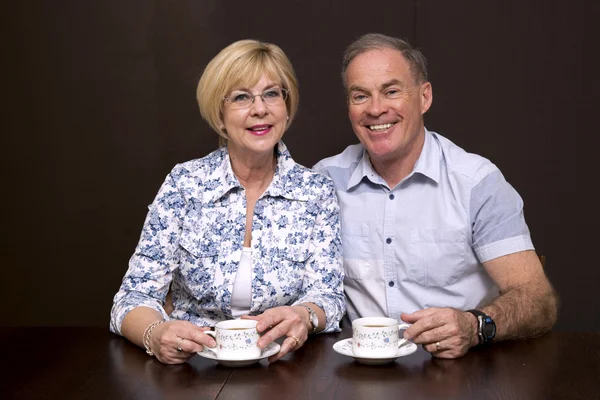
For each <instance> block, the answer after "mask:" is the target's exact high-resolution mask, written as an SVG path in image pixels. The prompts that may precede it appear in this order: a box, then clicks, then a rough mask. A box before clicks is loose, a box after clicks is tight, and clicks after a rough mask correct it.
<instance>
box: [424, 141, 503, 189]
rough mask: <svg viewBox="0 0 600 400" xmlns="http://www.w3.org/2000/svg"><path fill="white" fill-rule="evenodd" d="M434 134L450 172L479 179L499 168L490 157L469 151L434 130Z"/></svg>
mask: <svg viewBox="0 0 600 400" xmlns="http://www.w3.org/2000/svg"><path fill="white" fill-rule="evenodd" d="M432 134H433V136H434V137H435V139H436V140H437V142H438V143H439V145H440V148H441V149H442V153H443V155H444V161H445V163H446V166H447V168H448V171H449V172H454V173H456V174H459V175H462V176H464V177H467V178H471V179H474V180H479V179H481V178H483V177H485V176H486V175H488V174H489V173H491V172H493V171H496V170H498V167H496V165H495V164H494V163H492V162H491V161H490V160H489V159H487V158H485V157H483V156H481V155H479V154H475V153H469V152H468V151H466V150H465V149H463V148H462V147H460V146H458V145H456V144H455V143H454V142H452V141H451V140H450V139H448V138H446V137H444V136H442V135H440V134H439V133H435V132H432Z"/></svg>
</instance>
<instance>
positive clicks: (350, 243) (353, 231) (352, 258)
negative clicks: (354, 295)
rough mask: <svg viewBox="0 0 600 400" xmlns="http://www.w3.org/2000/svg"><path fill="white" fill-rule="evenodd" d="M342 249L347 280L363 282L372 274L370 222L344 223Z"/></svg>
mask: <svg viewBox="0 0 600 400" xmlns="http://www.w3.org/2000/svg"><path fill="white" fill-rule="evenodd" d="M342 247H343V255H344V273H345V278H346V279H352V280H363V279H365V278H367V277H368V276H369V275H370V274H371V273H372V268H371V263H372V261H373V260H372V254H373V248H372V246H371V225H370V224H369V223H368V222H352V223H349V222H344V223H343V226H342Z"/></svg>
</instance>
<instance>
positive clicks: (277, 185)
mask: <svg viewBox="0 0 600 400" xmlns="http://www.w3.org/2000/svg"><path fill="white" fill-rule="evenodd" d="M275 155H276V157H277V166H276V168H275V174H274V175H273V180H272V181H271V184H270V185H269V186H268V188H267V190H266V191H265V193H264V195H263V196H267V195H268V196H274V197H275V196H281V197H285V198H288V199H291V200H308V196H307V195H306V194H303V193H302V192H303V188H302V185H301V183H300V182H298V180H297V179H294V176H295V174H296V172H295V167H296V162H295V161H294V160H293V159H292V156H291V155H290V152H289V151H288V149H287V147H286V145H285V144H284V143H283V142H282V141H280V142H279V143H277V147H276V149H275ZM214 163H215V164H218V167H217V168H215V169H214V170H213V172H212V173H211V174H210V175H209V176H208V177H206V179H205V192H204V198H205V199H206V200H207V201H209V202H214V201H217V200H219V199H221V198H222V197H223V196H225V195H226V194H227V193H229V192H230V191H231V190H234V189H238V188H242V187H243V186H242V185H241V183H240V181H239V180H238V179H237V177H236V176H235V174H234V173H233V169H232V168H231V159H230V158H229V151H228V150H227V146H222V147H220V148H219V149H218V150H217V151H216V153H215V158H214ZM211 181H214V182H215V184H214V185H211V184H210V182H211ZM218 183H220V184H218ZM213 187H214V188H213Z"/></svg>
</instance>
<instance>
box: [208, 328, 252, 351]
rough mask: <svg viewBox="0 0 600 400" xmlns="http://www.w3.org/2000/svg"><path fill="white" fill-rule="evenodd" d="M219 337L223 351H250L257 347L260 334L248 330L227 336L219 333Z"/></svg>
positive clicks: (218, 340) (220, 347)
mask: <svg viewBox="0 0 600 400" xmlns="http://www.w3.org/2000/svg"><path fill="white" fill-rule="evenodd" d="M217 337H218V339H217V342H219V349H221V350H223V349H225V350H248V349H250V348H253V347H255V346H256V339H258V333H257V332H256V330H254V329H248V330H247V331H239V332H236V333H233V334H227V335H223V334H219V333H217Z"/></svg>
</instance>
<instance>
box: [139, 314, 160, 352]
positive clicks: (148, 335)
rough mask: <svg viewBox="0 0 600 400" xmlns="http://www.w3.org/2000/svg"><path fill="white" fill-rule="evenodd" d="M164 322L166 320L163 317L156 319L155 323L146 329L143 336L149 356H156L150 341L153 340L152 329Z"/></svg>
mask: <svg viewBox="0 0 600 400" xmlns="http://www.w3.org/2000/svg"><path fill="white" fill-rule="evenodd" d="M163 322H165V320H163V319H161V320H158V321H154V322H153V323H151V324H150V325H148V327H147V328H146V329H145V330H144V335H143V336H142V343H143V344H144V347H145V348H146V353H148V355H149V356H154V353H153V352H152V349H151V348H150V341H151V340H152V331H153V330H154V329H155V328H156V327H157V326H158V325H160V324H162V323H163Z"/></svg>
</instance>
